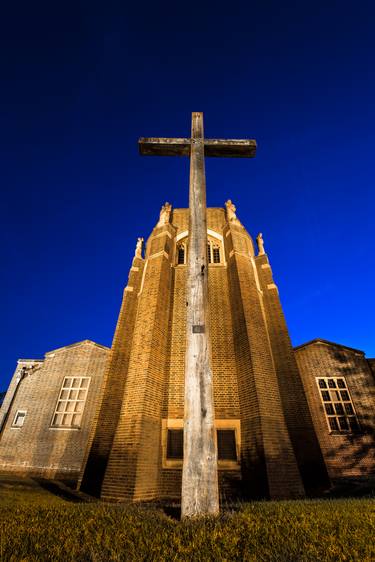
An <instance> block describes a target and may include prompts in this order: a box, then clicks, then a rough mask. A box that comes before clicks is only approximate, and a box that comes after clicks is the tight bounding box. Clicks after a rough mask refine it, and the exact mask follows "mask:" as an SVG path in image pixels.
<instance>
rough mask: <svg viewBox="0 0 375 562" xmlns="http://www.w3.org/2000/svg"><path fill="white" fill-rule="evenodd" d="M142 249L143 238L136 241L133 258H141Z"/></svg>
mask: <svg viewBox="0 0 375 562" xmlns="http://www.w3.org/2000/svg"><path fill="white" fill-rule="evenodd" d="M142 247H143V238H138V239H137V244H136V246H135V254H134V257H135V258H142Z"/></svg>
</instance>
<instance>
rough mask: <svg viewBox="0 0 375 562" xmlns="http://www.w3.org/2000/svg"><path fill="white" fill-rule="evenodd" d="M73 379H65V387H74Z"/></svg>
mask: <svg viewBox="0 0 375 562" xmlns="http://www.w3.org/2000/svg"><path fill="white" fill-rule="evenodd" d="M72 380H73V379H72V377H65V379H64V383H63V387H64V388H70V387H71V386H72Z"/></svg>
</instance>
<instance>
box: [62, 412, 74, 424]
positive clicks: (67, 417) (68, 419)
mask: <svg viewBox="0 0 375 562" xmlns="http://www.w3.org/2000/svg"><path fill="white" fill-rule="evenodd" d="M71 423H72V415H71V414H64V415H63V418H62V425H71Z"/></svg>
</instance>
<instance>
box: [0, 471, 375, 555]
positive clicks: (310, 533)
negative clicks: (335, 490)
mask: <svg viewBox="0 0 375 562" xmlns="http://www.w3.org/2000/svg"><path fill="white" fill-rule="evenodd" d="M0 532H1V540H0V560H1V562H5V561H8V560H9V561H10V560H11V561H14V562H16V561H17V562H18V561H21V560H22V561H29V560H30V561H31V560H33V561H40V560H51V561H52V560H53V561H54V560H62V561H70V560H72V561H73V560H74V561H80V560H93V561H109V560H126V561H128V560H129V561H133V560H135V561H136V560H145V561H146V560H147V561H159V560H161V561H163V560H165V561H168V562H169V561H173V560H176V561H179V560H189V561H190V560H194V561H195V560H196V561H202V562H203V561H204V562H205V561H208V560H214V561H230V560H241V561H242V560H246V561H257V562H258V561H271V560H272V561H277V562H282V561H288V562H290V561H313V560H314V561H319V562H320V561H325V560H330V561H335V562H336V561H344V560H345V561H352V560H358V561H361V562H362V561H363V562H365V561H368V562H370V561H371V562H373V561H374V560H375V541H374V537H375V501H374V500H373V499H335V500H305V501H283V502H254V503H244V504H242V505H241V506H240V507H239V508H237V509H236V510H232V511H230V510H227V511H224V513H223V514H222V515H221V516H220V517H219V518H217V519H205V520H201V521H190V522H185V523H180V522H179V521H176V520H175V519H172V518H170V517H168V516H167V515H165V513H164V512H163V511H162V509H157V508H152V507H149V506H147V507H135V506H128V505H120V504H104V503H99V502H87V501H84V498H82V499H80V498H79V497H75V496H74V495H73V494H69V492H66V493H65V492H64V490H63V491H60V492H59V489H58V488H56V489H54V488H53V487H52V490H51V489H50V490H48V489H45V487H42V486H40V485H39V484H38V483H36V482H34V481H33V480H31V479H6V478H5V479H4V478H1V479H0Z"/></svg>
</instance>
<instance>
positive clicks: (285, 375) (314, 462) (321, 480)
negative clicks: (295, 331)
mask: <svg viewBox="0 0 375 562" xmlns="http://www.w3.org/2000/svg"><path fill="white" fill-rule="evenodd" d="M255 262H256V265H257V271H258V276H259V281H260V286H261V289H262V291H263V302H264V307H265V312H266V318H267V325H268V334H269V339H270V343H271V348H272V355H273V359H274V363H275V369H276V374H277V378H278V383H279V390H280V396H281V401H282V406H283V410H284V414H285V419H286V423H287V427H288V430H289V435H290V438H291V441H292V444H293V448H294V452H295V455H296V458H297V461H298V466H299V469H300V473H301V476H302V479H303V483H304V486H305V489H306V491H307V492H310V493H314V492H319V491H322V490H324V489H327V488H329V485H330V483H329V478H328V474H327V470H326V467H325V463H324V459H323V455H322V453H321V450H320V446H319V442H318V439H317V436H316V434H315V431H314V426H313V422H312V419H311V415H310V411H309V407H308V403H307V399H306V396H305V392H304V389H303V384H302V380H301V376H300V373H299V370H298V366H297V362H296V359H295V356H294V351H293V348H292V344H291V341H290V337H289V333H288V328H287V325H286V321H285V317H284V313H283V310H282V307H281V302H280V298H279V292H278V289H277V286H276V285H275V282H274V280H273V277H272V270H271V266H270V264H269V261H268V257H267V255H266V254H263V255H258V256H257V257H256V258H255Z"/></svg>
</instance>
